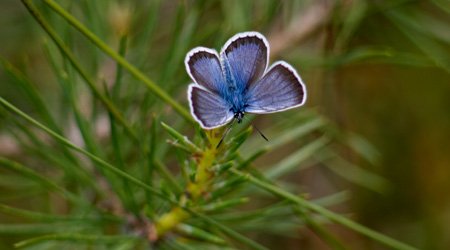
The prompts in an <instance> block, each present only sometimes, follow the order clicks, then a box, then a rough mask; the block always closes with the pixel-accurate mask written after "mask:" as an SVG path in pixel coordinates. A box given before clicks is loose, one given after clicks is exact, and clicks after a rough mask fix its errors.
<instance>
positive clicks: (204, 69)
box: [185, 47, 225, 93]
mask: <svg viewBox="0 0 450 250" xmlns="http://www.w3.org/2000/svg"><path fill="white" fill-rule="evenodd" d="M185 63H186V69H187V70H188V73H189V75H190V76H191V78H192V79H193V80H195V81H196V83H197V84H199V85H201V86H203V87H205V88H206V89H207V90H209V91H210V92H212V93H218V92H219V89H220V88H223V86H224V85H225V80H224V77H223V74H222V68H221V67H220V62H219V57H218V55H217V52H216V51H215V50H211V49H208V48H202V47H199V48H196V49H193V50H191V51H190V52H189V53H188V54H187V56H186V60H185Z"/></svg>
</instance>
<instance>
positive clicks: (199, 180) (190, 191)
mask: <svg viewBox="0 0 450 250" xmlns="http://www.w3.org/2000/svg"><path fill="white" fill-rule="evenodd" d="M205 132H206V134H207V136H208V140H209V144H208V146H206V148H205V150H204V152H203V153H202V154H201V155H200V156H199V157H198V158H197V175H196V178H195V182H190V183H188V184H187V189H186V194H184V195H183V196H182V197H181V198H180V201H181V203H183V204H188V201H189V206H191V207H195V205H196V204H197V201H198V200H199V199H200V198H201V197H202V196H204V195H206V194H207V193H208V192H209V191H210V185H209V183H208V182H209V180H211V178H213V177H214V173H213V172H211V170H210V168H211V167H212V166H213V164H214V161H215V160H216V156H217V154H218V153H219V151H218V149H217V148H216V146H217V144H218V143H219V141H220V138H221V132H220V131H218V130H206V131H205ZM190 217H191V214H189V213H187V212H186V211H184V210H182V209H180V208H179V207H173V208H172V210H171V211H170V212H169V213H167V214H165V215H163V216H162V217H161V218H160V219H159V220H158V221H157V222H156V223H155V228H156V233H157V236H158V237H157V238H160V237H162V236H163V235H165V234H166V233H167V232H169V231H171V230H173V229H174V228H175V227H176V226H177V225H178V224H180V223H183V222H184V221H185V220H187V219H188V218H190Z"/></svg>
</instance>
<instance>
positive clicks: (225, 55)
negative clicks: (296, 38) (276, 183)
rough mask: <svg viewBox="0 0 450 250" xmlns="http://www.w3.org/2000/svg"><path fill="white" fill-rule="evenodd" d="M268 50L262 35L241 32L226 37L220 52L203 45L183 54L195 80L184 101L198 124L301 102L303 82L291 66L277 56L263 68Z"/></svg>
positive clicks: (212, 125) (217, 122)
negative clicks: (275, 60) (270, 63)
mask: <svg viewBox="0 0 450 250" xmlns="http://www.w3.org/2000/svg"><path fill="white" fill-rule="evenodd" d="M269 50H270V48H269V43H268V42H267V40H266V38H265V37H264V36H263V35H262V34H260V33H258V32H244V33H238V34H236V35H235V36H233V37H232V38H230V39H229V40H228V41H227V42H226V43H225V45H224V46H223V48H222V50H221V51H220V54H218V53H217V51H216V50H214V49H209V48H204V47H197V48H194V49H192V50H191V51H190V52H189V53H187V55H186V59H185V65H186V70H187V72H188V74H189V76H190V77H191V78H192V80H193V81H194V83H191V84H190V85H189V87H188V101H189V106H190V110H191V114H192V116H193V117H194V119H195V120H196V121H197V122H198V123H199V124H200V126H201V127H202V128H204V129H214V128H218V127H221V126H223V125H226V124H227V123H229V122H230V121H232V120H233V119H235V120H237V121H238V123H241V122H242V118H243V117H244V114H245V113H252V114H267V113H274V112H280V111H284V110H288V109H292V108H296V107H299V106H302V105H303V104H304V103H305V101H306V88H305V84H304V83H303V82H302V79H301V78H300V76H299V75H298V74H297V71H296V70H295V69H294V68H293V67H292V66H291V65H289V64H288V63H286V62H284V61H278V62H275V63H274V64H272V66H270V67H269V68H267V66H268V62H269ZM261 135H262V134H261ZM263 137H264V136H263ZM264 138H265V137H264ZM265 139H266V138H265ZM266 140H267V139H266Z"/></svg>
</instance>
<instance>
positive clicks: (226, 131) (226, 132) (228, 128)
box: [216, 119, 236, 149]
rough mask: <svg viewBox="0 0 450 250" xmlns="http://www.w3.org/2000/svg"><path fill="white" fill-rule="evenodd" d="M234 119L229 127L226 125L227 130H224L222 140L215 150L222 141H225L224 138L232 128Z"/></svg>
mask: <svg viewBox="0 0 450 250" xmlns="http://www.w3.org/2000/svg"><path fill="white" fill-rule="evenodd" d="M235 120H236V119H233V121H232V122H231V123H230V125H228V127H227V130H225V133H223V135H222V138H221V139H220V141H219V144H217V146H216V149H218V148H219V146H220V144H222V142H223V139H225V136H226V135H227V134H228V132H230V130H231V126H233V123H234V121H235Z"/></svg>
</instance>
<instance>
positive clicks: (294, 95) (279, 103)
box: [245, 61, 306, 114]
mask: <svg viewBox="0 0 450 250" xmlns="http://www.w3.org/2000/svg"><path fill="white" fill-rule="evenodd" d="M245 99H246V103H247V107H246V109H245V111H246V112H248V113H256V114H264V113H274V112H279V111H283V110H287V109H291V108H296V107H299V106H301V105H303V104H304V103H305V101H306V89H305V85H304V84H303V82H302V80H301V78H300V76H299V75H298V74H297V72H296V71H295V69H294V68H292V67H291V66H290V65H289V64H287V63H285V62H282V61H280V62H276V63H274V64H273V66H272V67H270V68H269V70H268V71H267V72H266V74H265V75H264V77H263V78H262V79H261V80H260V81H258V82H257V83H255V84H253V85H252V86H251V87H250V88H249V89H248V92H247V93H246V98H245Z"/></svg>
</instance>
